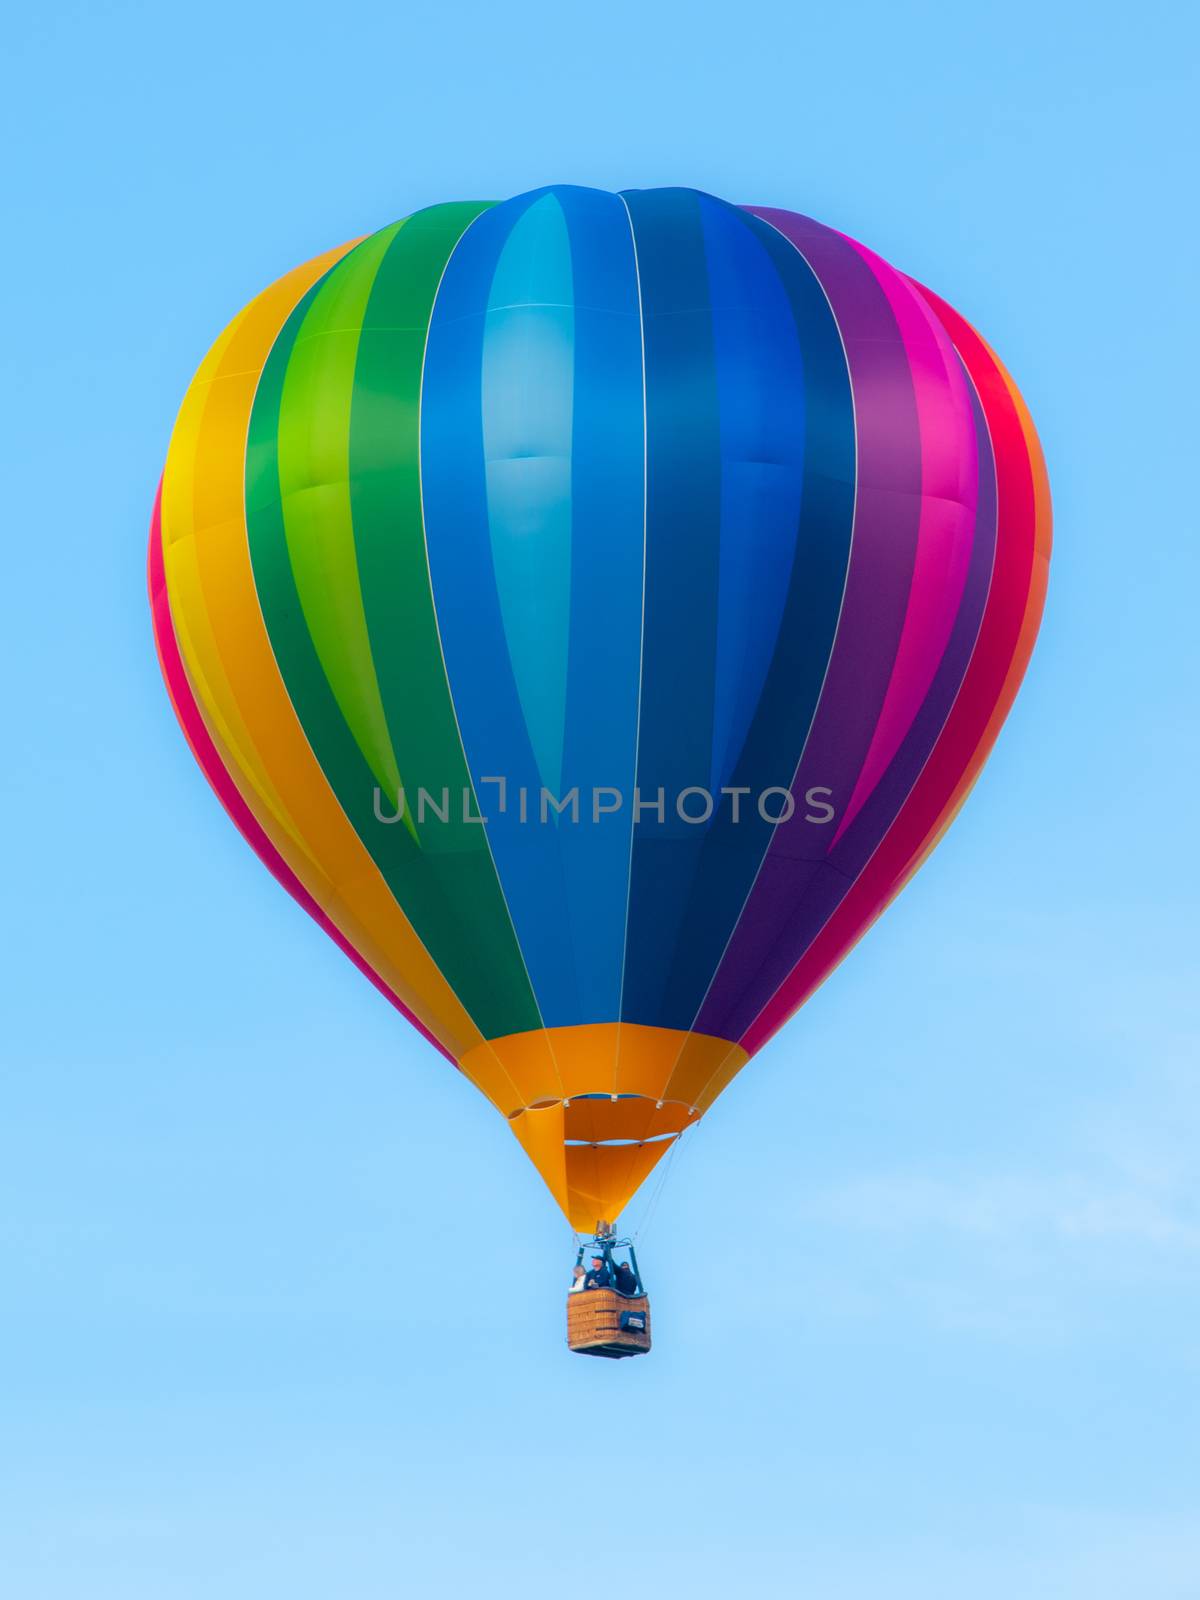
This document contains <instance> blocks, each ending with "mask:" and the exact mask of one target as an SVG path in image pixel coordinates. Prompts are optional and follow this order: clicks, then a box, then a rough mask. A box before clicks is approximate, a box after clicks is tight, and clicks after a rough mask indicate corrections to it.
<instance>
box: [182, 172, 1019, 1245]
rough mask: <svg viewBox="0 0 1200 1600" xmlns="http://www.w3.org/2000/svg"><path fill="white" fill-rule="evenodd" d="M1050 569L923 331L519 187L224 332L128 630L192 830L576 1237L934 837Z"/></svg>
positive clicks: (814, 252) (728, 219)
mask: <svg viewBox="0 0 1200 1600" xmlns="http://www.w3.org/2000/svg"><path fill="white" fill-rule="evenodd" d="M1049 541H1050V509H1049V493H1048V488H1047V483H1046V477H1045V471H1044V467H1043V463H1042V458H1041V453H1040V450H1039V447H1038V443H1037V439H1036V435H1035V433H1034V430H1033V426H1032V424H1031V422H1030V419H1029V416H1028V414H1027V412H1026V409H1025V406H1024V405H1023V403H1022V401H1021V398H1020V396H1019V394H1018V393H1017V391H1016V389H1015V387H1014V385H1013V383H1012V381H1011V379H1010V378H1009V377H1008V375H1007V374H1006V372H1005V371H1004V369H1003V368H1002V367H1001V365H1000V363H999V362H998V360H997V359H996V357H995V356H994V355H993V353H992V352H991V350H990V349H989V348H988V346H987V345H986V344H985V343H984V341H983V340H982V339H981V338H980V337H979V335H978V334H977V333H975V331H974V330H973V329H972V328H971V327H970V326H969V325H968V324H967V323H966V322H965V321H964V320H963V319H962V318H961V317H960V316H959V315H958V314H957V313H956V312H954V311H953V310H952V309H951V308H950V307H949V306H947V305H946V304H945V303H944V302H943V301H941V300H940V299H938V298H937V296H936V295H934V294H932V293H931V292H929V291H928V290H926V289H924V288H922V287H921V286H920V285H918V284H916V283H914V282H912V281H911V280H910V279H908V278H906V277H905V276H904V275H903V274H901V273H899V272H897V271H895V270H894V269H893V268H891V267H889V266H888V265H887V264H886V263H885V262H883V261H882V260H881V259H880V258H879V257H878V256H876V255H874V254H873V253H872V252H871V251H869V250H867V249H866V248H864V247H863V246H861V245H859V244H856V243H855V242H854V241H853V240H851V239H849V238H847V237H846V236H845V235H843V234H840V233H837V232H835V231H833V230H831V229H829V228H826V227H823V226H821V225H820V224H819V223H816V222H813V221H811V220H810V219H808V218H805V217H801V216H797V215H794V214H792V213H789V212H784V211H776V210H771V209H767V208H759V207H739V206H734V205H730V204H727V203H726V202H724V201H721V200H718V199H715V198H714V197H712V196H710V195H706V194H701V193H698V192H696V191H692V190H682V189H662V190H649V191H633V192H629V193H625V194H620V195H617V194H607V193H602V192H599V191H595V190H588V189H579V188H571V187H554V188H549V189H541V190H537V191H534V192H532V193H530V194H524V195H519V196H517V197H516V198H514V199H512V200H508V201H505V202H503V203H500V204H494V205H488V204H483V203H462V204H448V205H440V206H433V207H431V208H429V209H428V210H425V211H421V212H418V213H416V214H415V215H414V216H411V217H409V218H407V219H405V220H404V221H402V222H398V223H395V224H393V225H392V226H391V227H387V228H384V229H382V230H381V231H380V232H378V233H375V234H372V235H371V236H369V237H368V238H365V239H363V240H360V241H357V242H355V243H353V244H350V245H346V246H343V247H341V248H339V249H336V250H332V251H330V252H329V253H328V254H326V255H324V256H321V257H318V258H317V259H316V260H315V261H312V262H309V263H307V264H306V265H304V266H302V267H299V268H297V269H296V270H295V271H293V272H291V273H289V274H288V275H287V276H286V277H284V278H282V279H280V280H279V282H277V283H275V284H273V285H272V286H271V287H270V288H269V289H267V290H266V291H265V292H264V293H263V294H262V295H260V296H259V297H258V298H257V299H256V300H254V301H253V302H252V303H251V304H250V305H249V306H247V307H246V309H245V310H244V311H243V312H241V314H240V315H239V316H238V317H236V318H235V319H234V321H233V322H232V323H231V324H230V326H229V327H228V328H227V329H226V331H225V332H224V333H223V334H222V336H221V337H220V339H219V340H218V341H217V343H216V344H215V345H214V347H213V349H212V351H211V352H210V353H209V355H208V356H207V358H206V359H205V361H204V363H203V365H202V366H201V368H200V370H199V372H198V373H197V375H196V378H195V379H194V381H193V383H192V385H191V387H190V388H189V390H188V392H187V395H186V397H185V399H184V402H183V406H182V409H181V411H180V414H179V418H178V421H177V423H176V426H175V430H174V433H173V436H172V439H171V444H170V449H169V452H168V456H167V461H166V467H165V471H164V476H163V483H162V487H161V492H160V497H159V503H158V505H157V506H156V509H155V517H154V524H153V528H152V534H151V546H150V587H151V597H152V605H153V612H154V623H155V633H156V639H157V643H158V649H159V656H160V662H161V665H162V668H163V672H164V676H165V678H166V682H167V685H168V689H169V691H170V694H171V697H172V700H173V703H174V706H175V710H176V712H177V714H178V717H179V720H180V722H181V724H182V726H183V729H184V731H185V733H186V735H187V738H188V740H189V742H190V744H191V747H192V750H193V752H194V754H195V755H196V758H197V760H198V761H199V763H200V765H201V766H202V767H203V769H204V771H205V773H206V775H207V776H208V778H209V780H210V782H211V783H212V785H213V787H214V789H215V790H216V792H217V794H218V795H219V797H220V799H221V800H222V802H223V803H224V805H225V806H226V808H227V809H228V811H229V813H230V814H231V816H232V817H233V819H234V821H235V822H236V823H237V825H238V826H239V827H240V828H241V830H242V832H243V833H244V834H245V836H246V838H247V839H248V840H249V842H250V843H251V845H252V846H253V847H254V849H255V850H256V851H257V853H258V855H259V856H260V857H261V858H262V860H263V861H264V862H265V863H266V865H267V866H268V867H269V868H270V869H271V871H272V872H273V873H274V874H275V875H276V877H277V878H278V879H279V880H280V881H281V882H282V883H283V884H284V886H285V887H286V888H287V889H288V890H289V892H290V893H291V894H293V895H294V896H295V898H296V899H297V900H298V901H299V902H300V903H301V904H302V905H303V906H304V907H305V909H306V910H307V911H309V913H310V914H311V915H312V916H314V917H315V918H316V919H317V921H318V922H319V923H320V924H321V926H322V927H323V928H325V930H326V931H327V932H328V933H329V934H330V935H331V937H332V938H333V939H334V940H335V941H336V942H337V943H338V944H339V945H340V946H341V948H342V949H343V950H344V951H345V952H346V953H347V954H348V955H349V956H350V957H351V959H353V960H354V961H355V962H356V963H357V964H358V966H359V967H360V968H361V969H362V971H363V972H364V973H365V975H366V976H367V977H368V978H370V980H371V981H372V982H373V983H374V984H375V985H376V986H377V987H378V988H379V989H380V990H381V991H382V992H383V993H384V994H385V995H386V996H387V997H388V998H389V999H390V1000H391V1001H392V1003H393V1004H394V1005H395V1006H396V1007H397V1008H398V1009H399V1010H400V1011H401V1012H403V1013H404V1014H405V1015H406V1016H407V1017H408V1019H409V1020H410V1021H411V1022H412V1023H414V1025H415V1026H416V1027H418V1028H419V1029H420V1030H421V1032H422V1033H424V1034H425V1036H426V1037H427V1038H428V1039H429V1040H430V1041H431V1042H432V1043H433V1044H434V1045H436V1047H437V1048H438V1049H439V1050H441V1051H442V1053H443V1054H444V1055H445V1056H447V1057H448V1058H449V1059H450V1061H452V1062H453V1063H455V1065H456V1066H457V1067H458V1068H459V1069H460V1070H461V1071H462V1072H463V1073H465V1074H466V1076H467V1077H468V1078H469V1079H471V1081H472V1082H473V1083H475V1084H476V1085H477V1086H478V1087H479V1088H480V1089H481V1090H482V1092H483V1093H484V1094H486V1095H487V1096H488V1097H489V1098H490V1099H491V1100H492V1101H493V1103H494V1104H495V1105H496V1106H497V1108H498V1109H499V1110H500V1111H501V1112H502V1113H503V1115H504V1116H505V1117H506V1118H508V1119H509V1122H510V1125H511V1127H512V1129H513V1131H514V1132H515V1133H516V1135H517V1137H518V1138H519V1139H520V1141H521V1142H522V1144H523V1145H524V1147H525V1149H526V1150H527V1152H528V1153H529V1155H530V1156H531V1157H532V1159H533V1160H534V1162H535V1164H536V1165H537V1167H538V1170H539V1171H540V1172H541V1174H542V1176H543V1178H544V1179H545V1181H546V1183H547V1185H548V1186H549V1188H550V1190H551V1192H552V1193H553V1195H554V1197H555V1199H556V1200H557V1201H558V1202H559V1204H560V1205H561V1206H562V1208H563V1211H564V1212H565V1213H566V1215H567V1216H568V1218H569V1219H570V1221H571V1223H572V1225H573V1226H575V1227H578V1228H590V1227H591V1226H592V1225H593V1224H594V1223H595V1221H596V1220H597V1218H599V1217H602V1216H603V1217H613V1216H615V1215H616V1214H617V1213H618V1212H619V1210H620V1209H621V1207H622V1205H624V1204H625V1202H626V1201H627V1200H628V1198H629V1196H630V1195H631V1194H632V1193H633V1192H634V1190H636V1188H637V1187H638V1185H639V1184H640V1183H641V1182H642V1180H643V1179H644V1178H645V1177H646V1176H647V1174H648V1173H649V1172H650V1170H651V1169H652V1168H653V1166H654V1165H655V1163H656V1162H657V1161H658V1160H659V1159H660V1158H661V1156H662V1155H663V1153H664V1152H665V1150H666V1149H667V1148H668V1147H669V1146H670V1144H671V1143H672V1142H673V1141H674V1139H675V1138H677V1137H678V1135H679V1134H680V1132H681V1131H682V1130H685V1129H686V1128H687V1127H688V1126H689V1125H690V1124H691V1123H693V1122H694V1121H695V1120H696V1119H697V1118H698V1117H699V1116H700V1115H702V1114H703V1113H704V1111H705V1110H706V1109H707V1108H708V1107H709V1106H710V1105H711V1104H712V1102H713V1100H714V1099H715V1097H716V1096H717V1095H718V1094H719V1093H720V1091H721V1089H722V1088H723V1087H724V1086H725V1085H726V1084H727V1083H728V1082H729V1081H730V1079H731V1078H732V1077H733V1075H734V1074H735V1073H736V1072H737V1071H738V1069H739V1068H740V1067H741V1066H743V1065H744V1064H745V1062H746V1060H747V1059H748V1058H749V1056H751V1055H752V1054H753V1053H754V1052H755V1051H756V1050H758V1049H759V1048H760V1047H761V1046H762V1045H763V1044H764V1043H765V1042H766V1040H767V1039H769V1038H770V1037H771V1035H772V1034H773V1033H774V1032H775V1031H776V1030H777V1029H778V1028H779V1027H780V1026H781V1025H782V1023H783V1022H784V1021H785V1020H786V1019H787V1018H788V1017H789V1016H790V1015H791V1014H792V1013H793V1012H794V1011H795V1010H796V1009H797V1008H798V1007H799V1006H800V1005H801V1004H802V1003H803V1001H804V1000H805V999H806V998H807V996H808V995H809V994H811V993H812V991H813V990H814V989H815V988H816V987H817V985H818V984H819V983H820V982H821V981H822V979H823V978H824V977H825V976H826V975H827V974H828V972H829V971H830V970H831V969H832V968H833V967H834V966H835V965H836V964H837V962H838V961H840V960H841V958H842V957H843V956H844V955H845V953H846V952H847V950H849V948H850V947H851V946H852V945H853V944H854V942H855V941H856V940H857V939H858V938H859V937H860V935H861V934H862V933H863V932H864V931H865V929H866V928H867V927H868V926H869V925H870V924H871V922H872V921H874V919H875V918H876V917H877V916H878V915H879V914H880V912H881V911H882V910H883V908H884V907H885V906H886V905H887V904H888V902H889V901H890V900H891V899H892V898H893V897H894V896H895V894H896V893H897V892H898V891H899V889H900V888H901V887H902V886H903V884H904V883H905V882H906V881H907V879H908V878H909V877H910V876H911V874H912V873H913V872H914V871H915V870H916V868H917V866H918V865H919V864H920V863H921V861H922V860H923V859H924V857H925V856H926V855H927V854H928V852H929V851H930V849H931V848H932V847H933V845H934V844H935V843H936V841H937V839H938V838H939V837H940V835H941V833H942V832H943V831H944V830H945V828H946V827H947V826H948V824H949V822H950V820H951V819H952V818H953V817H954V815H955V814H956V812H957V810H958V808H959V807H960V805H961V804H962V801H963V799H964V798H965V796H966V794H967V792H968V790H969V789H970V787H971V785H972V783H973V782H974V780H975V778H976V777H977V775H978V773H979V770H980V768H981V766H982V764H983V762H984V760H985V759H986V757H987V754H988V752H989V750H990V749H991V747H992V744H993V742H994V740H995V737H996V734H997V732H998V730H999V727H1000V724H1001V722H1002V721H1003V719H1004V717H1005V715H1006V713H1007V711H1008V709H1009V706H1010V705H1011V703H1012V700H1013V696H1014V695H1015V693H1016V690H1017V687H1018V684H1019V682H1020V679H1021V676H1022V674H1023V672H1024V669H1025V666H1026V663H1027V661H1028V658H1029V654H1030V650H1031V649H1032V645H1033V640H1034V636H1035V633H1036V630H1037V626H1038V621H1039V618H1040V614H1041V607H1042V600H1043V596H1044V591H1045V580H1046V569H1047V562H1048V556H1049Z"/></svg>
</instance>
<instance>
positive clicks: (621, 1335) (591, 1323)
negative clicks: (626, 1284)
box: [567, 1289, 650, 1359]
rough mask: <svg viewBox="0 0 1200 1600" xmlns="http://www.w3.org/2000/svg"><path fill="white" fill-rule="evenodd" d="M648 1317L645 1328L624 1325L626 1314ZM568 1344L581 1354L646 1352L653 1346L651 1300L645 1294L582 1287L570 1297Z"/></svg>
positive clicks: (568, 1303) (635, 1353)
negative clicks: (623, 1319) (628, 1293)
mask: <svg viewBox="0 0 1200 1600" xmlns="http://www.w3.org/2000/svg"><path fill="white" fill-rule="evenodd" d="M623 1315H624V1316H630V1315H632V1316H635V1317H644V1318H645V1319H646V1325H645V1328H644V1329H642V1328H629V1327H624V1328H623V1327H622V1326H621V1318H622V1316H623ZM567 1344H568V1345H569V1346H570V1348H571V1349H572V1350H574V1351H576V1352H577V1353H578V1354H579V1355H581V1356H610V1357H612V1358H614V1359H618V1358H620V1357H621V1356H640V1355H644V1354H645V1353H646V1351H647V1350H649V1348H650V1301H649V1300H648V1299H647V1297H646V1296H645V1295H644V1294H639V1295H623V1294H618V1293H617V1292H616V1290H615V1289H582V1290H580V1292H579V1293H578V1294H569V1295H568V1296H567Z"/></svg>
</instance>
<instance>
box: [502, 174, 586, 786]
mask: <svg viewBox="0 0 1200 1600" xmlns="http://www.w3.org/2000/svg"><path fill="white" fill-rule="evenodd" d="M574 366H575V307H574V285H573V282H572V273H571V246H570V240H569V238H568V235H567V225H566V220H565V218H564V216H563V211H562V207H561V206H560V204H559V203H558V200H557V199H556V198H555V196H554V195H553V194H547V195H544V196H543V197H542V199H540V200H538V201H536V202H535V203H534V204H533V205H531V206H530V207H529V209H528V210H527V211H525V212H524V213H523V214H522V215H521V216H520V217H519V218H518V220H517V222H516V223H515V225H514V226H513V229H512V232H511V233H510V234H509V236H508V238H507V240H506V241H505V244H504V247H503V249H502V250H501V251H500V257H499V260H498V261H497V263H496V271H495V276H494V278H493V279H492V286H491V291H490V293H489V295H488V302H487V320H486V322H485V325H484V333H483V367H482V392H483V449H484V456H485V459H486V472H487V511H488V522H489V525H490V534H491V550H492V562H493V565H494V567H495V573H496V592H497V596H498V599H499V602H500V612H501V616H502V618H503V622H504V633H505V637H506V640H507V643H508V653H509V658H510V660H511V662H512V669H513V676H514V678H515V679H516V686H517V694H518V696H519V698H520V701H521V708H522V710H523V712H524V715H525V725H526V728H527V729H528V731H529V739H530V743H531V744H532V746H533V752H534V759H535V760H536V762H537V765H538V770H539V772H540V774H541V779H542V782H543V783H544V784H546V785H547V786H548V787H550V788H551V789H553V790H554V792H555V793H556V794H557V793H558V791H559V786H560V784H561V780H562V763H563V740H564V736H565V725H566V699H567V645H568V639H569V626H570V616H571V432H572V407H573V388H574Z"/></svg>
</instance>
